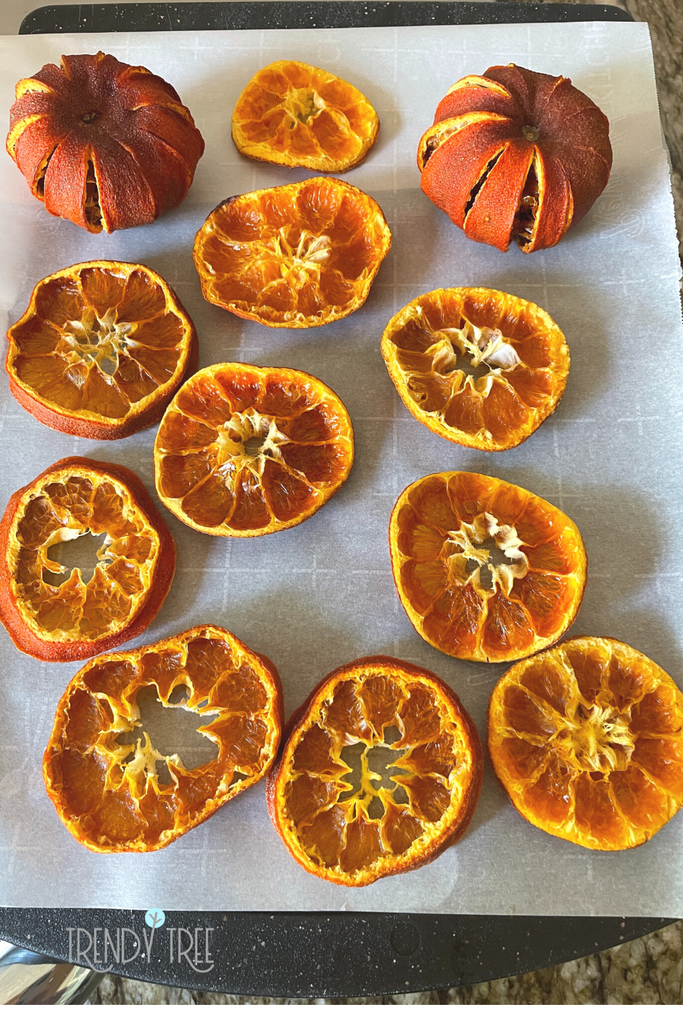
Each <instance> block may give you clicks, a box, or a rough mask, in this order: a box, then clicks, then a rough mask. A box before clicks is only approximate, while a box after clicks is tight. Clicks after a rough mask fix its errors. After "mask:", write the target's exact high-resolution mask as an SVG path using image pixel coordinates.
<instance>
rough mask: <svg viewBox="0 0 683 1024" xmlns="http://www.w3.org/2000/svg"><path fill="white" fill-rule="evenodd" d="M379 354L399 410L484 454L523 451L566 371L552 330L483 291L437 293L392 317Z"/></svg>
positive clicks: (531, 311)
mask: <svg viewBox="0 0 683 1024" xmlns="http://www.w3.org/2000/svg"><path fill="white" fill-rule="evenodd" d="M382 356H383V357H384V361H385V363H386V364H387V369H388V370H389V373H390V375H391V379H392V380H393V382H394V384H395V385H396V390H397V391H398V393H399V395H400V396H401V399H402V400H403V402H404V404H405V406H406V408H407V409H408V411H409V412H410V413H412V415H413V416H415V418H416V419H418V420H419V421H420V423H424V425H425V426H426V427H429V429H430V430H433V431H434V433H435V434H439V435H440V436H441V437H446V438H448V440H449V441H455V442H456V443H457V444H462V445H465V446H466V447H467V448H480V449H482V450H484V451H505V450H506V449H508V448H514V447H515V445H518V444H521V442H522V441H524V440H526V438H527V437H529V435H530V434H532V433H533V432H534V430H536V428H537V427H539V426H540V425H541V423H542V422H543V420H544V419H546V417H547V416H549V415H550V414H551V413H552V412H554V411H555V408H556V406H557V404H558V402H559V401H560V399H561V397H562V395H563V393H564V388H565V384H566V381H567V374H568V373H569V349H568V347H567V343H566V341H565V339H564V335H563V334H562V331H561V330H560V329H559V327H558V326H557V324H556V323H554V322H553V320H552V319H551V318H550V317H549V316H548V314H547V313H546V312H545V311H544V310H542V309H541V308H540V307H539V306H536V305H534V303H533V302H526V301H525V300H524V299H518V298H516V297H515V296H514V295H506V294H505V292H498V291H494V290H493V289H491V288H441V289H439V290H438V291H433V292H428V293H427V294H426V295H420V296H418V297H417V298H416V299H413V301H412V302H411V303H409V305H407V306H405V307H404V308H403V309H401V310H399V312H398V313H396V315H395V316H393V317H392V318H391V320H390V321H389V323H388V324H387V327H386V329H385V331H384V334H383V336H382Z"/></svg>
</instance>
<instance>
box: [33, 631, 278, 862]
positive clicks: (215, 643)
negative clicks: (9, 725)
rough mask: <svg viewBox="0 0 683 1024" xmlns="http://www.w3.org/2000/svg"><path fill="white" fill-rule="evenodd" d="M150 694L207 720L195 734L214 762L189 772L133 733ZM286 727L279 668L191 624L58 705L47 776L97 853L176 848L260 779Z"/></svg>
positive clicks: (100, 662)
mask: <svg viewBox="0 0 683 1024" xmlns="http://www.w3.org/2000/svg"><path fill="white" fill-rule="evenodd" d="M149 687H151V688H153V690H152V692H153V694H154V697H155V698H157V699H158V700H159V701H160V703H161V704H162V705H163V706H164V707H170V706H176V707H178V706H183V707H184V708H185V709H186V711H188V712H195V714H197V715H198V716H201V717H202V718H207V719H208V721H206V723H205V724H203V725H199V727H198V728H197V732H198V733H199V734H200V735H202V736H206V737H208V738H209V739H211V740H212V741H213V742H214V743H215V744H216V753H215V757H214V758H213V759H212V760H210V761H208V762H207V763H205V764H203V765H200V766H199V767H197V768H194V769H188V768H187V767H186V766H185V765H184V764H183V761H182V758H181V757H180V756H179V755H178V753H175V752H174V753H171V754H162V753H160V752H159V750H157V749H156V748H155V746H154V744H153V742H152V740H151V739H150V736H149V733H148V732H147V731H144V732H143V735H142V736H139V737H138V738H137V739H134V737H131V736H130V734H131V733H132V732H133V731H134V730H135V729H136V728H137V729H138V730H140V727H141V715H140V697H141V695H143V694H144V691H145V690H146V689H147V688H149ZM181 695H184V696H182V697H181V699H180V700H179V699H178V698H179V696H181ZM281 729H282V691H281V687H280V679H279V676H278V673H277V670H276V668H275V666H274V665H273V664H272V663H271V662H270V661H268V659H267V658H264V657H262V656H261V655H258V654H254V652H253V651H251V650H250V649H249V648H248V647H247V646H246V645H245V644H243V643H242V642H241V640H238V639H237V637H236V636H233V634H232V633H229V632H228V631H227V629H221V628H219V627H218V626H195V627H194V628H193V629H188V630H186V631H185V632H184V633H179V634H178V636H173V637H170V638H168V639H166V640H160V641H159V642H158V643H154V644H149V645H147V646H146V647H139V648H138V649H137V650H134V651H125V652H122V653H117V654H107V655H104V656H102V657H99V658H94V659H93V660H92V661H90V662H88V664H87V665H85V666H84V667H83V668H82V669H81V670H80V672H79V673H78V674H77V675H76V676H74V678H73V679H72V680H71V682H70V683H69V685H68V687H67V688H66V691H65V692H64V694H63V696H62V698H61V700H60V702H59V705H58V707H57V713H56V715H55V724H54V728H53V730H52V735H51V736H50V741H49V743H48V745H47V750H46V751H45V757H44V759H43V775H44V778H45V784H46V786H47V791H48V794H49V796H50V799H51V800H52V802H53V803H54V805H55V807H56V809H57V813H58V814H59V817H60V818H61V820H62V821H63V822H64V824H65V825H66V827H67V828H68V830H69V832H71V834H72V835H73V836H74V837H75V838H76V839H77V840H78V841H79V843H83V845H84V846H87V847H88V849H90V850H95V851H96V852H98V853H144V852H147V851H149V850H159V849H161V848H162V847H163V846H168V844H169V843H172V842H173V840H174V839H177V838H178V837H179V836H182V835H184V834H185V832H188V831H189V830H190V829H191V828H194V827H195V826H196V825H200V824H201V823H202V822H203V821H206V819H207V818H210V817H211V815H212V814H213V813H214V812H215V811H217V810H218V808H219V807H221V806H222V805H223V804H224V803H226V802H227V801H228V800H232V798H233V797H235V796H237V795H238V793H241V792H242V791H243V790H245V789H248V788H249V786H253V785H254V784H255V783H256V782H258V781H259V780H260V779H261V778H262V777H263V775H264V773H265V772H266V770H267V768H268V767H269V765H270V764H271V762H272V760H273V758H274V757H275V754H276V752H277V749H278V746H279V743H280V733H281ZM126 734H128V736H127V735H126ZM131 740H133V741H132V742H131ZM164 769H165V771H164V774H165V775H166V776H167V780H166V781H164V780H163V779H162V778H160V771H162V770H164Z"/></svg>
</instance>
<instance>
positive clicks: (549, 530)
mask: <svg viewBox="0 0 683 1024" xmlns="http://www.w3.org/2000/svg"><path fill="white" fill-rule="evenodd" d="M525 517H526V520H525ZM389 550H390V556H391V568H392V572H393V576H394V583H395V585H396V591H397V593H398V597H399V600H400V601H401V604H402V606H403V609H404V611H405V613H406V615H407V616H408V618H409V619H410V622H411V623H412V625H413V627H414V628H415V630H416V631H417V632H418V633H419V634H420V636H421V637H422V639H423V640H426V641H427V643H428V644H431V646H432V647H435V648H436V649H437V650H439V651H442V652H443V653H444V654H449V655H451V657H454V658H461V659H463V660H466V661H482V662H505V661H516V660H518V659H519V658H527V657H529V656H530V655H532V654H535V653H537V652H538V651H541V650H543V649H544V648H546V647H549V646H550V645H551V644H553V643H555V642H556V641H557V640H559V638H560V637H561V636H562V634H563V633H565V632H566V630H567V629H569V627H570V626H571V624H572V622H573V621H574V619H575V618H576V616H577V614H578V611H579V608H580V605H581V601H582V600H583V594H584V591H585V587H586V577H587V559H586V551H585V548H584V544H583V539H582V537H581V533H580V531H579V528H578V527H577V525H576V523H574V522H573V520H571V519H570V518H569V516H568V515H566V513H564V512H562V510H561V509H558V508H556V507H555V506H554V505H551V504H550V502H549V501H546V500H545V499H544V498H541V497H539V496H538V495H535V494H533V493H532V492H531V491H527V490H525V488H523V487H518V486H516V485H515V484H511V483H508V482H507V481H505V480H500V479H498V478H497V477H489V476H485V475H484V474H481V473H467V472H464V471H457V470H456V471H451V472H448V471H447V472H442V473H432V474H430V475H428V476H425V477H422V478H421V479H419V480H416V481H414V483H412V484H409V485H408V486H407V487H406V488H405V489H404V490H403V491H402V492H401V494H400V495H399V496H398V498H397V500H396V504H395V505H394V508H393V510H392V513H391V517H390V520H389ZM492 552H493V556H494V557H492ZM501 556H502V558H501ZM496 559H499V560H500V561H502V562H503V563H504V564H496Z"/></svg>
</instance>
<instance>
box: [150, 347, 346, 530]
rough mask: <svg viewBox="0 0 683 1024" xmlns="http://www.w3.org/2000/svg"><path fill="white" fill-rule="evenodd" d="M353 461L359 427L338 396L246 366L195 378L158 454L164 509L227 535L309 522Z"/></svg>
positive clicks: (172, 411)
mask: <svg viewBox="0 0 683 1024" xmlns="http://www.w3.org/2000/svg"><path fill="white" fill-rule="evenodd" d="M352 463H353V428H352V426H351V420H350V418H349V415H348V413H347V411H346V409H345V407H344V405H343V404H342V402H341V400H340V399H339V398H338V397H337V395H335V393H334V392H333V391H332V390H330V388H328V387H327V386H326V385H325V384H323V383H322V381H319V380H318V379H317V378H316V377H312V376H311V375H310V374H308V373H304V372H303V371H302V370H289V369H286V368H283V367H261V366H249V365H247V364H245V363H219V364H217V365H216V366H209V367H207V368H206V369H204V370H200V371H199V373H196V374H195V375H194V377H191V378H190V380H189V381H187V383H186V384H184V385H183V387H182V388H181V389H180V391H179V392H178V394H177V395H176V396H175V398H174V399H173V401H172V402H171V405H170V406H169V408H168V409H167V411H166V413H165V414H164V418H163V420H162V422H161V425H160V427H159V433H158V435H157V439H156V443H155V446H154V464H155V474H156V486H157V492H158V494H159V497H160V498H161V500H162V501H163V503H164V504H165V505H166V506H167V507H168V508H169V509H170V510H171V512H173V514H174V515H176V516H177V517H178V518H179V519H180V520H182V522H184V523H187V525H188V526H192V527H193V528H194V529H195V530H200V531H201V532H202V533H212V534H219V535H220V536H224V537H257V536H261V535H262V534H265V533H275V532H276V531H277V530H284V529H287V527H290V526H296V525H297V524H298V523H301V522H303V521H304V520H305V519H308V518H309V516H312V515H313V513H314V512H316V511H317V509H319V508H320V507H321V505H324V504H325V502H326V501H328V499H329V498H331V497H332V495H333V494H334V493H335V492H336V491H337V490H338V489H339V488H340V487H341V485H342V484H343V483H344V481H345V480H346V478H347V476H348V475H349V473H350V471H351V465H352Z"/></svg>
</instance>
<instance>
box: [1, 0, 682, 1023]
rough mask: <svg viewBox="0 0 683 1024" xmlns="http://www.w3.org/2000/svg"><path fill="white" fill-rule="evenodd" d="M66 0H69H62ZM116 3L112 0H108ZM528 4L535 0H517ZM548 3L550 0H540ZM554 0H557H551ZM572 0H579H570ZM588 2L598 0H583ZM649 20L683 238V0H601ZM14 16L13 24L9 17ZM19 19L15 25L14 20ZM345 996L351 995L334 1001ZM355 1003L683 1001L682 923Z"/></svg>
mask: <svg viewBox="0 0 683 1024" xmlns="http://www.w3.org/2000/svg"><path fill="white" fill-rule="evenodd" d="M53 2H55V0H53ZM57 2H61V3H68V2H69V0H57ZM109 2H112V0H109ZM516 2H520V3H524V2H531V0H516ZM536 2H538V0H536ZM541 2H544V0H541ZM545 2H551V3H552V2H555V0H545ZM564 2H573V0H564ZM583 2H584V3H590V2H592V0H583ZM602 2H612V3H613V5H614V6H618V7H621V8H622V9H624V10H626V11H628V12H629V13H630V14H631V15H632V16H633V17H634V18H635V19H636V20H637V21H647V22H649V25H650V31H651V35H652V44H653V49H654V58H655V70H656V75H657V83H658V90H659V102H660V110H661V116H662V123H663V127H664V134H665V137H666V141H667V144H668V147H669V152H670V154H671V164H672V184H673V194H674V202H675V206H676V220H677V224H678V234H679V238H683V114H682V113H681V111H683V4H682V3H681V0H602ZM3 6H4V10H3V12H2V14H1V15H0V22H2V24H1V25H0V31H4V32H16V31H17V29H18V27H19V22H20V21H21V18H22V17H23V16H24V15H25V14H26V13H28V11H29V10H32V9H35V8H36V7H38V6H41V4H40V2H38V0H36V2H35V3H32V2H30V0H9V2H6V4H4V5H3ZM10 22H11V24H10ZM15 22H16V24H15ZM327 1001H328V1000H301V1001H300V1000H282V999H267V998H262V999H260V998H245V997H239V996H231V995H217V994H215V993H205V992H193V991H189V990H186V989H177V988H168V987H164V986H159V985H148V984H144V983H142V982H136V981H129V980H127V979H123V978H118V977H114V976H113V975H108V976H106V977H105V978H104V979H103V981H102V982H101V984H100V986H99V988H98V989H97V992H96V993H95V995H94V996H93V997H92V998H91V1000H90V1002H91V1003H115V1004H121V1003H128V1004H133V1003H147V1004H163V1003H166V1004H176V1003H181V1004H182V1003H184V1004H193V1003H196V1004H209V1003H218V1004H228V1005H229V1004H235V1003H285V1002H315V1003H323V1002H327ZM329 1002H335V1003H340V1002H342V1003H343V1002H347V1000H340V999H335V1000H329ZM348 1002H350V1003H397V1004H439V1003H452V1004H465V1003H478V1004H485V1003H495V1004H500V1003H507V1004H530V1003H546V1004H562V1003H569V1004H584V1003H593V1004H605V1003H638V1004H657V1003H659V1004H681V1003H683V922H681V921H679V922H677V923H675V924H672V925H670V926H669V927H667V928H664V929H663V930H661V931H659V932H654V933H653V934H651V935H648V936H646V937H644V938H642V939H636V940H634V941H633V942H630V943H626V944H625V945H622V946H618V947H615V948H614V949H611V950H607V951H605V952H603V953H597V954H594V955H592V956H588V957H583V958H582V959H580V960H574V961H571V962H570V963H566V964H560V965H558V966H556V967H549V968H546V969H544V970H541V971H536V972H534V973H530V974H525V975H521V976H518V977H511V978H504V979H500V980H498V981H492V982H486V983H482V984H478V985H474V986H467V987H461V988H453V989H448V990H441V991H432V992H418V993H412V994H402V995H397V996H382V997H376V998H373V997H368V998H366V999H352V1000H348Z"/></svg>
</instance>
